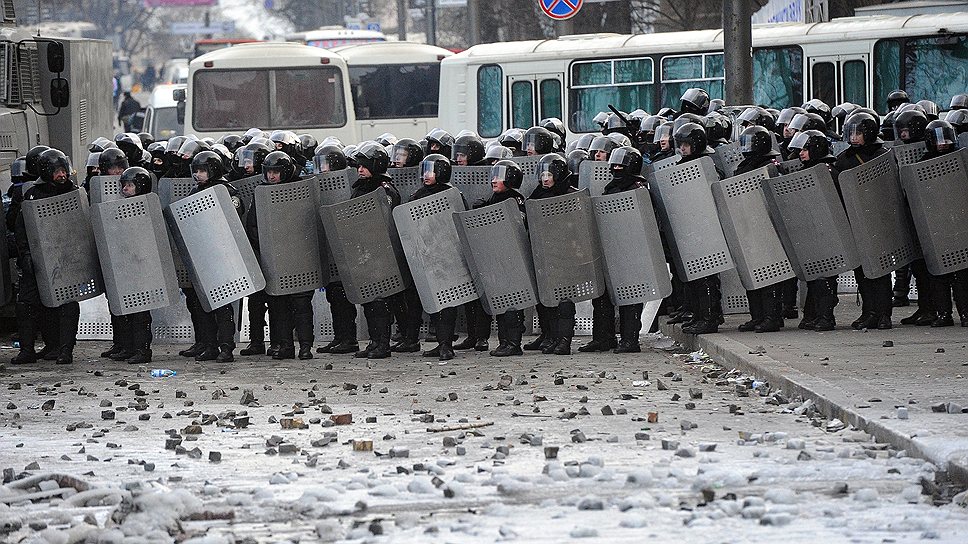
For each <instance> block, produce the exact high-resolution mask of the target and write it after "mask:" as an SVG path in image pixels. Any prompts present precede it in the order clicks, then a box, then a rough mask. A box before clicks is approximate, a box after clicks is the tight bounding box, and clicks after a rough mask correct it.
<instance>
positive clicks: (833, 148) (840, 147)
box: [830, 141, 850, 157]
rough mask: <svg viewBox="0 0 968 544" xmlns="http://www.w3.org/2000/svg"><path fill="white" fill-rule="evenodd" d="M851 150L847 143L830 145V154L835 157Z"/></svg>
mask: <svg viewBox="0 0 968 544" xmlns="http://www.w3.org/2000/svg"><path fill="white" fill-rule="evenodd" d="M849 148H850V144H849V143H847V142H841V141H837V142H831V144H830V152H831V153H832V154H833V155H834V156H835V157H836V156H839V155H840V154H841V153H843V152H844V151H847V149H849Z"/></svg>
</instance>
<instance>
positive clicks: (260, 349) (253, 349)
mask: <svg viewBox="0 0 968 544" xmlns="http://www.w3.org/2000/svg"><path fill="white" fill-rule="evenodd" d="M265 352H266V344H265V342H249V345H248V346H245V347H244V348H242V349H240V350H239V355H242V356H244V357H248V356H249V355H265Z"/></svg>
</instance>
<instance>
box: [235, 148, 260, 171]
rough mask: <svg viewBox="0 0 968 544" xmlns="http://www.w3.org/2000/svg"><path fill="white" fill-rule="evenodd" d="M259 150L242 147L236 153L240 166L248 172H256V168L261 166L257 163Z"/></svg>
mask: <svg viewBox="0 0 968 544" xmlns="http://www.w3.org/2000/svg"><path fill="white" fill-rule="evenodd" d="M257 153H258V152H257V151H254V150H252V149H240V150H239V151H238V152H237V153H236V154H235V156H236V159H237V160H238V162H239V167H240V168H242V169H243V170H245V171H246V173H248V174H254V173H255V171H256V169H257V168H258V167H259V165H258V164H256V155H257Z"/></svg>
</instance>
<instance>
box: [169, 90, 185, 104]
mask: <svg viewBox="0 0 968 544" xmlns="http://www.w3.org/2000/svg"><path fill="white" fill-rule="evenodd" d="M171 97H172V99H174V100H175V102H184V101H185V98H186V95H185V89H175V90H174V91H172V92H171Z"/></svg>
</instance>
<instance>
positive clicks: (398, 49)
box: [333, 42, 453, 140]
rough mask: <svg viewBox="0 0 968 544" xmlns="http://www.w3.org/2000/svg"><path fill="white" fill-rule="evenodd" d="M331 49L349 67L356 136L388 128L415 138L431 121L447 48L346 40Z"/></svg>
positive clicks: (433, 121)
mask: <svg viewBox="0 0 968 544" xmlns="http://www.w3.org/2000/svg"><path fill="white" fill-rule="evenodd" d="M333 51H334V52H336V53H339V54H340V56H342V57H343V59H344V60H345V61H346V65H347V66H348V67H349V76H350V90H351V94H352V95H353V113H354V114H355V116H356V126H357V130H358V132H359V135H360V138H361V139H364V140H366V139H372V138H375V137H376V136H379V135H380V134H383V133H384V132H391V133H393V135H395V136H396V137H397V138H413V139H415V140H419V139H421V138H423V137H424V135H425V134H427V133H428V132H430V130H431V129H433V128H435V127H436V126H437V101H438V97H439V93H440V62H441V61H442V60H444V59H445V58H447V57H449V56H451V55H453V53H452V52H450V51H448V50H446V49H443V48H440V47H435V46H433V45H426V44H420V43H408V42H380V43H367V44H357V45H346V46H342V47H336V48H333Z"/></svg>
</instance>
